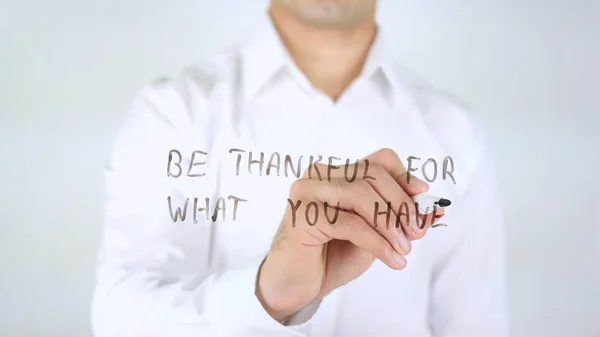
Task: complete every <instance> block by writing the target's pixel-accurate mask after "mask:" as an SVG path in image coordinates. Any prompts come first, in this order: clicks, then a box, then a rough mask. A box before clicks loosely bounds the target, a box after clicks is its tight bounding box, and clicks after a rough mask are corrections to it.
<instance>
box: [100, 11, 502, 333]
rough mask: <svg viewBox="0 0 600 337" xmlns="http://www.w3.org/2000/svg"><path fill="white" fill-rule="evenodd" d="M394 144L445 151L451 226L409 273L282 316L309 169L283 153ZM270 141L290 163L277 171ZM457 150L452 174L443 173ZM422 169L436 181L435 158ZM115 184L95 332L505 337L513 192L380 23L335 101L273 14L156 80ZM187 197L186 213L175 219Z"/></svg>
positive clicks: (121, 135)
mask: <svg viewBox="0 0 600 337" xmlns="http://www.w3.org/2000/svg"><path fill="white" fill-rule="evenodd" d="M381 148H391V149H393V150H394V151H396V153H397V154H398V155H399V156H400V158H401V159H402V161H403V163H404V165H405V166H408V157H410V156H413V157H418V158H420V159H419V160H413V161H412V166H413V167H415V168H417V170H416V171H414V172H412V174H413V175H414V176H417V177H419V178H421V179H425V176H424V175H423V170H422V165H423V164H424V163H425V162H426V161H427V160H428V158H433V159H434V160H435V161H436V164H437V166H438V170H437V171H438V173H437V177H436V179H435V181H433V182H431V183H430V192H431V193H433V194H435V195H438V196H442V197H446V198H448V199H450V200H451V201H452V202H453V203H452V205H451V206H450V207H449V208H447V210H446V216H445V217H444V219H443V222H444V223H445V224H447V227H438V228H432V229H430V230H429V231H428V233H427V235H426V236H425V237H424V238H423V239H421V240H418V241H414V242H413V249H412V251H411V253H410V254H409V255H408V256H407V260H408V265H407V267H406V268H405V269H404V270H400V271H395V270H392V269H390V268H388V267H387V266H385V265H384V264H383V263H381V262H380V261H376V262H375V263H374V264H373V266H372V267H371V268H370V269H369V270H368V271H367V272H365V273H364V274H363V275H362V276H360V277H359V278H358V279H356V280H354V281H352V282H350V283H349V284H347V285H345V286H343V287H341V288H338V289H336V290H335V291H334V292H333V293H331V294H330V295H329V296H327V297H326V298H325V299H324V300H323V301H322V302H320V303H316V304H314V305H312V306H309V307H307V308H305V309H303V310H301V311H300V312H299V313H298V314H296V315H295V316H294V317H292V318H291V319H290V320H288V321H287V322H283V323H280V322H277V321H275V320H274V319H273V318H271V317H270V316H269V315H268V314H267V313H266V312H265V310H264V309H263V307H262V306H261V304H260V302H259V301H258V299H257V298H256V296H255V282H256V276H257V271H258V268H259V265H260V263H261V261H262V260H263V258H264V257H265V254H266V253H267V252H268V250H269V247H270V243H271V240H272V238H273V236H274V233H275V231H276V229H277V227H278V226H279V224H280V221H281V219H282V216H283V214H284V212H285V210H286V207H288V206H287V205H288V204H287V197H288V194H289V189H290V186H291V184H292V182H293V181H294V180H295V179H296V176H295V175H294V171H293V170H291V167H292V165H289V164H290V162H289V160H288V163H287V169H284V168H286V165H284V162H285V160H284V159H285V157H286V156H289V158H288V159H290V160H291V162H292V163H293V167H294V168H296V165H297V164H298V161H300V162H301V167H302V171H304V170H305V169H306V167H307V165H308V163H309V159H310V157H311V156H313V157H314V159H316V158H317V157H318V156H319V155H321V156H322V158H323V160H322V161H321V162H322V163H324V164H327V163H328V162H327V160H328V158H329V157H330V156H333V157H337V158H340V160H339V161H335V162H334V165H335V164H343V163H344V162H345V160H346V159H350V160H351V161H352V162H353V161H354V160H357V159H359V158H363V157H365V156H367V155H369V154H370V153H373V152H375V151H377V150H379V149H381ZM173 149H175V150H177V151H178V153H180V154H181V164H180V167H181V175H180V176H179V177H175V176H177V175H178V174H179V173H180V172H179V171H178V168H177V167H176V166H174V164H173V163H174V162H175V163H179V159H180V158H179V155H178V154H177V153H175V152H171V159H172V160H173V161H172V162H171V166H170V168H171V171H170V173H171V176H169V175H168V174H167V173H168V172H167V167H168V164H169V153H170V151H171V150H173ZM230 149H241V150H244V151H246V152H235V151H234V152H230ZM194 151H202V152H196V153H195V154H194V155H193V156H194V158H192V153H194ZM249 152H252V160H259V159H260V157H261V153H263V155H264V164H263V167H262V170H261V167H260V164H258V163H257V162H255V163H253V164H251V165H250V170H249V167H248V166H249V165H248V161H249ZM274 153H279V155H280V160H281V165H280V170H279V171H278V170H277V169H276V167H274V166H270V168H269V172H268V173H267V167H268V166H269V165H268V164H269V161H270V160H275V159H276V155H274ZM239 154H240V155H241V156H240V157H239V159H240V161H239V169H238V155H239ZM448 156H449V157H451V158H452V159H453V164H454V166H453V167H451V165H450V163H447V164H448V165H447V166H448V167H447V170H451V169H452V168H453V170H452V171H453V172H451V174H449V175H446V176H445V177H444V175H443V174H442V173H443V161H444V158H445V157H448ZM272 158H274V159H272ZM190 163H192V164H193V165H191V166H190ZM271 163H272V164H273V163H275V162H274V161H272V162H271ZM273 165H274V164H273ZM190 167H191V169H190ZM425 171H426V175H427V176H428V177H429V178H433V172H434V165H433V162H430V163H429V164H428V165H427V166H425ZM188 173H189V175H192V176H188ZM286 173H287V174H286ZM106 189H107V201H106V212H105V228H104V235H103V239H102V241H103V244H102V249H101V253H100V258H99V263H98V270H97V286H96V290H95V293H94V299H93V308H92V325H93V331H94V334H95V336H96V337H109V336H110V337H134V336H135V337H142V336H143V337H154V336H160V337H183V336H195V337H209V336H215V337H217V336H235V337H255V336H256V337H258V336H260V337H264V336H277V337H287V336H289V337H292V336H298V337H300V336H311V337H325V336H343V337H366V336H377V337H387V336H389V337H392V336H393V337H425V336H439V337H471V336H472V337H483V336H485V337H494V336H503V337H504V336H507V335H508V332H507V330H508V329H507V325H508V323H507V302H506V291H505V280H504V278H505V275H504V273H505V269H504V247H503V227H502V215H501V210H502V204H501V196H500V193H499V188H498V183H497V180H496V176H495V172H494V163H493V158H492V156H491V155H490V149H489V145H488V142H487V141H486V135H485V133H484V130H483V129H482V126H481V123H480V122H478V121H477V120H476V119H475V118H474V116H472V115H471V114H470V113H469V112H467V111H465V109H463V108H462V107H461V106H460V105H458V104H457V103H456V102H454V101H453V100H452V99H450V98H448V97H447V96H446V95H444V94H443V93H441V92H439V91H437V90H434V89H433V88H431V87H430V86H429V85H427V84H426V83H425V82H423V81H422V80H420V79H418V77H416V76H414V75H411V74H410V73H409V72H408V71H406V70H404V69H403V68H400V67H398V66H397V65H395V64H394V62H393V61H392V60H391V59H390V54H389V53H388V52H387V51H386V50H385V46H384V45H383V41H382V38H381V37H378V38H377V39H376V42H375V43H374V45H373V47H372V49H371V52H370V55H369V58H368V60H367V63H366V65H365V68H364V71H363V73H362V75H361V76H360V78H358V79H357V80H356V81H354V83H353V84H352V85H351V87H350V88H349V89H348V90H347V91H346V92H345V93H344V94H343V95H342V96H341V98H340V99H339V100H338V101H337V102H333V101H332V100H331V99H330V98H328V97H327V96H326V95H324V94H322V93H321V92H319V91H317V90H316V89H315V88H314V87H313V86H312V85H311V84H310V82H309V81H308V80H307V79H306V77H305V76H304V75H303V74H302V73H301V72H300V71H299V70H298V68H297V67H296V66H295V64H294V63H293V61H292V60H291V59H290V57H289V55H288V54H287V51H286V50H285V48H284V46H283V45H282V43H281V42H280V40H279V37H278V34H277V32H276V30H275V28H274V26H273V25H272V23H271V21H270V20H269V19H268V18H266V19H265V21H264V25H262V27H261V28H260V29H258V30H257V32H256V34H255V35H253V36H252V38H250V39H248V40H247V41H245V42H244V43H242V44H240V45H237V46H235V47H234V48H231V49H230V50H228V51H227V52H225V53H223V54H222V55H216V56H215V57H214V58H212V59H211V60H210V61H209V62H203V63H200V64H198V65H195V66H193V67H190V68H189V69H187V70H185V71H183V72H182V73H181V74H180V75H178V76H177V77H174V78H170V79H162V80H159V81H156V82H154V83H151V84H149V85H148V86H147V87H145V88H144V89H143V90H142V92H141V93H140V95H139V96H138V97H137V98H136V99H135V101H134V102H133V104H132V106H131V109H130V111H129V112H128V114H127V116H126V119H125V121H124V123H123V125H122V127H121V129H120V130H119V132H118V135H117V137H116V140H115V143H114V147H113V150H112V153H111V156H110V159H109V162H108V165H107V168H106ZM230 196H233V197H235V198H229V197H230ZM168 197H169V198H170V199H168ZM195 198H197V199H196V200H197V203H196V205H195V207H197V208H199V209H200V210H199V211H197V212H194V199H195ZM205 198H209V207H208V209H209V213H208V215H207V212H206V211H204V210H202V209H203V208H205ZM219 198H223V199H221V200H220V201H218V200H219ZM236 198H238V199H236ZM186 199H188V204H187V205H188V207H187V213H186V219H185V220H184V221H181V219H180V218H179V219H177V220H178V221H173V218H172V213H171V212H175V209H176V208H177V207H183V206H184V205H185V200H186ZM241 199H243V200H241ZM169 200H170V203H171V207H172V209H171V210H170V209H169ZM236 202H237V207H236V208H235V209H234V206H235V205H234V203H236ZM216 206H218V208H217V212H215V207H216ZM194 213H195V214H196V216H195V218H194ZM234 215H235V220H234ZM213 216H215V217H214V219H213ZM207 218H208V219H207Z"/></svg>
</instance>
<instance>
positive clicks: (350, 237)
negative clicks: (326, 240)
mask: <svg viewBox="0 0 600 337" xmlns="http://www.w3.org/2000/svg"><path fill="white" fill-rule="evenodd" d="M319 229H320V230H321V231H323V232H324V233H325V234H326V235H328V236H330V237H331V238H333V239H338V240H346V241H350V242H352V243H353V244H354V245H356V246H357V247H360V248H362V249H365V250H366V251H368V252H369V253H371V254H373V256H375V257H376V258H377V259H379V260H380V261H381V262H383V263H385V264H386V265H388V266H389V267H390V268H393V269H403V268H404V267H405V266H406V259H405V258H404V257H403V256H402V255H401V254H398V252H397V251H395V250H394V249H393V248H392V246H391V245H390V243H389V242H388V241H387V240H386V239H384V238H383V237H382V236H381V234H380V233H378V232H377V231H375V229H374V228H373V227H372V226H371V225H370V224H369V223H367V222H366V221H365V220H364V219H363V218H362V217H360V216H359V215H357V214H354V213H350V212H346V211H341V212H340V213H339V219H338V222H336V223H335V224H333V225H331V224H329V223H324V224H321V226H320V228H319Z"/></svg>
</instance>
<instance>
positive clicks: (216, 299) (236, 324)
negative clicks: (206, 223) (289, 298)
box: [204, 257, 316, 337]
mask: <svg viewBox="0 0 600 337" xmlns="http://www.w3.org/2000/svg"><path fill="white" fill-rule="evenodd" d="M263 259H264V257H258V258H255V259H252V260H250V261H247V262H246V263H245V264H243V265H241V266H238V267H234V268H232V269H228V270H227V271H225V272H223V273H222V274H221V275H219V276H218V277H217V278H216V279H215V283H214V285H213V289H211V291H210V293H209V295H208V296H207V297H206V303H205V306H204V307H205V308H207V311H208V313H209V314H208V316H209V317H210V319H211V320H214V321H213V322H214V323H216V324H217V325H218V326H219V330H221V332H220V336H235V337H239V336H244V337H254V336H256V337H258V336H260V337H268V336H277V337H305V336H308V331H309V328H310V323H311V318H312V316H313V315H312V314H314V312H315V311H316V307H310V308H305V309H307V310H309V311H312V314H310V315H309V317H308V318H304V319H300V321H298V320H297V318H294V319H293V321H294V323H300V322H301V323H300V324H294V325H289V326H286V325H283V324H282V323H280V322H278V321H276V320H275V319H274V318H273V317H271V315H269V314H268V313H267V311H266V310H265V309H264V307H263V306H262V304H261V303H260V301H259V300H258V298H257V297H256V279H257V276H258V270H259V268H260V266H261V264H262V261H263ZM300 313H302V314H301V315H302V316H303V317H305V313H306V310H304V309H303V310H301V311H300V312H299V313H297V314H296V315H298V314H300ZM296 315H294V316H296ZM288 321H289V320H288Z"/></svg>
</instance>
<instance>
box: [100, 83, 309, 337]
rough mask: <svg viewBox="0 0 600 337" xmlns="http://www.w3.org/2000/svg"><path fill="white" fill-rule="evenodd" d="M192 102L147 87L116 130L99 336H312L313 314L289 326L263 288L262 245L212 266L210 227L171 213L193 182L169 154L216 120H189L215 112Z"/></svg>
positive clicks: (163, 87) (162, 87)
mask: <svg viewBox="0 0 600 337" xmlns="http://www.w3.org/2000/svg"><path fill="white" fill-rule="evenodd" d="M186 104H187V105H190V106H192V104H191V103H189V102H183V101H182V98H181V95H180V94H178V92H177V90H175V89H174V88H173V86H172V85H170V84H168V83H167V84H165V83H161V84H153V85H151V86H148V87H147V88H145V89H144V90H143V91H142V93H141V94H140V95H139V96H138V98H137V99H136V100H135V101H134V104H133V106H132V108H131V109H130V111H129V113H128V114H127V116H126V118H125V122H124V123H123V124H122V126H121V128H120V130H119V131H118V133H117V137H116V139H115V141H114V144H113V148H112V151H111V154H110V158H109V160H108V165H107V167H106V206H105V213H104V215H105V221H104V228H103V229H104V232H103V238H102V245H101V249H100V254H99V261H98V266H97V273H96V288H95V291H94V295H93V303H92V312H91V319H92V329H93V333H94V336H96V337H117V336H118V337H138V336H139V337H142V336H143V337H159V336H160V337H184V336H194V337H212V336H219V337H224V336H235V337H239V336H244V337H254V336H256V337H258V336H261V337H264V336H278V337H287V336H289V337H293V336H306V333H307V329H308V327H309V325H310V318H307V319H304V320H302V321H301V322H298V323H297V324H295V325H293V326H285V325H284V324H281V323H280V322H277V321H276V320H275V319H273V318H272V317H271V316H270V315H268V313H267V312H266V311H265V310H264V308H263V307H262V305H261V303H260V302H259V300H258V298H257V297H256V295H255V286H256V277H257V273H258V269H259V267H260V265H261V263H262V260H263V258H264V254H258V255H256V256H253V257H250V258H244V259H240V260H238V261H235V263H227V264H226V266H223V264H221V263H218V264H217V265H219V266H218V267H210V266H211V264H210V263H209V262H208V261H209V260H210V258H209V257H208V256H209V255H211V254H215V250H216V249H218V247H215V246H217V245H218V244H216V243H214V242H212V241H211V239H210V238H211V236H210V235H209V232H208V229H207V228H209V227H208V226H202V224H194V223H190V221H191V215H188V219H187V221H186V222H182V223H174V222H173V221H171V220H170V218H169V216H170V215H169V209H168V206H167V205H168V203H167V196H172V197H173V199H174V200H175V199H177V198H181V195H185V194H186V193H188V192H190V190H189V189H190V187H189V186H190V182H189V181H186V180H183V178H182V179H173V178H172V177H171V178H169V177H168V176H167V170H166V168H167V158H168V153H169V151H170V150H171V149H179V150H180V151H181V152H182V153H183V152H184V151H185V152H187V153H189V151H190V150H191V148H187V147H189V146H192V147H193V144H194V139H198V137H202V135H198V134H197V131H198V130H200V129H209V128H208V127H206V128H204V127H202V128H200V129H198V128H196V129H193V127H192V126H191V125H193V124H194V123H191V122H190V121H191V120H192V119H193V120H194V121H195V123H196V124H195V125H198V123H204V122H206V121H208V119H206V118H205V120H204V121H203V118H204V117H202V116H200V117H198V116H199V115H198V111H201V110H202V109H203V107H202V104H201V103H198V102H196V103H194V104H193V108H189V107H188V108H186ZM190 111H193V112H192V113H191V112H190ZM192 117H193V118H192ZM195 131H196V133H194V132H195ZM204 136H205V137H211V136H212V135H204ZM189 144H192V145H189ZM196 144H197V142H196ZM186 167H187V166H185V167H184V174H185V169H186ZM193 186H195V187H194V188H195V189H198V188H199V186H200V188H201V186H202V185H193ZM203 227H204V228H205V229H206V231H205V232H202V228H203ZM196 238H197V240H195V239H196ZM220 249H222V248H220Z"/></svg>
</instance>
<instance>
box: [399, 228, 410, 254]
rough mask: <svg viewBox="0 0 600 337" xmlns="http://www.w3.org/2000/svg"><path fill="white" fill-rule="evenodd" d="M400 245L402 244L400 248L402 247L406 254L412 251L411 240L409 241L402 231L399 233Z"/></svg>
mask: <svg viewBox="0 0 600 337" xmlns="http://www.w3.org/2000/svg"><path fill="white" fill-rule="evenodd" d="M398 246H400V249H402V251H403V252H404V254H408V252H410V248H411V244H410V241H408V238H407V237H406V236H404V234H403V233H400V234H399V235H398Z"/></svg>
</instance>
